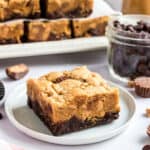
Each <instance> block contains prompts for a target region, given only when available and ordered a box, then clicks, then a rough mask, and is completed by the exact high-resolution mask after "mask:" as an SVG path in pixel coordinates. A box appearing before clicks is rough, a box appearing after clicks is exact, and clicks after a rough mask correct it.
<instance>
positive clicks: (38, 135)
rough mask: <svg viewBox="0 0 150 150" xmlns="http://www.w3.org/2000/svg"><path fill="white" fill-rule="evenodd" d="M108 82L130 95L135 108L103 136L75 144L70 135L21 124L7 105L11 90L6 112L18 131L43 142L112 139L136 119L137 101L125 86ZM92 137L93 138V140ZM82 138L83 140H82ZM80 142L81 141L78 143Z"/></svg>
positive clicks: (55, 142)
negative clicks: (54, 133)
mask: <svg viewBox="0 0 150 150" xmlns="http://www.w3.org/2000/svg"><path fill="white" fill-rule="evenodd" d="M106 81H107V83H108V84H110V85H111V86H115V87H117V88H119V89H120V90H121V91H123V93H125V94H126V95H128V96H129V97H130V101H131V100H132V101H131V102H132V107H133V109H134V110H131V109H130V112H131V114H130V117H129V119H128V120H127V121H126V122H125V123H124V124H123V125H121V126H119V127H118V128H116V129H114V130H112V131H111V132H108V133H106V134H103V135H102V136H99V137H98V136H96V137H91V136H90V137H87V138H86V139H82V138H79V137H78V139H77V140H76V142H74V144H73V143H72V142H71V141H72V138H71V139H70V137H64V136H53V135H48V134H44V133H40V132H38V131H35V130H33V129H30V128H28V127H26V126H24V125H23V124H21V123H20V122H19V121H17V120H16V119H15V117H14V115H13V111H12V109H11V110H10V109H9V107H8V106H7V105H8V104H7V103H9V97H11V95H12V94H13V92H11V94H9V95H8V96H7V99H6V101H5V104H4V109H5V112H6V115H7V117H8V119H9V121H10V123H11V124H12V125H13V126H14V127H15V128H16V129H18V131H20V132H22V133H24V134H25V135H27V136H29V137H32V138H34V139H37V140H40V141H43V142H48V143H54V144H60V145H85V144H92V143H97V142H101V141H104V140H106V139H110V138H112V137H114V136H117V135H118V134H120V133H121V132H123V131H124V129H126V128H127V127H128V126H129V124H130V123H131V122H132V121H133V120H134V118H135V115H136V101H135V98H134V97H133V96H132V94H130V93H129V92H128V91H127V90H126V89H125V88H124V87H122V86H120V85H118V84H116V83H113V82H111V81H108V80H106ZM23 85H25V83H22V84H20V85H18V86H17V87H16V88H15V89H14V91H15V90H18V89H19V87H21V86H23ZM91 139H92V140H91ZM97 139H99V140H97ZM81 140H82V142H81ZM64 141H68V142H64ZM78 142H79V143H78Z"/></svg>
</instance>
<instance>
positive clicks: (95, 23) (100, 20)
mask: <svg viewBox="0 0 150 150" xmlns="http://www.w3.org/2000/svg"><path fill="white" fill-rule="evenodd" d="M108 20H109V17H108V16H103V17H96V18H87V19H75V20H72V26H73V35H74V37H91V36H101V35H104V34H105V28H106V25H107V23H108Z"/></svg>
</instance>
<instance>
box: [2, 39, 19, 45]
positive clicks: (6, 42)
mask: <svg viewBox="0 0 150 150" xmlns="http://www.w3.org/2000/svg"><path fill="white" fill-rule="evenodd" d="M15 43H18V42H17V40H15V39H14V40H13V39H5V40H1V39H0V44H1V45H3V44H15Z"/></svg>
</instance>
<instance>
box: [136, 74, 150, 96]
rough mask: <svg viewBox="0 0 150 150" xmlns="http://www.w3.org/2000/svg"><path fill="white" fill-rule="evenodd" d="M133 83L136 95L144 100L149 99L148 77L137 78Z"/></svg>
mask: <svg viewBox="0 0 150 150" xmlns="http://www.w3.org/2000/svg"><path fill="white" fill-rule="evenodd" d="M134 82H135V92H136V94H137V95H138V96H141V97H144V98H150V77H138V78H136V79H135V80H134Z"/></svg>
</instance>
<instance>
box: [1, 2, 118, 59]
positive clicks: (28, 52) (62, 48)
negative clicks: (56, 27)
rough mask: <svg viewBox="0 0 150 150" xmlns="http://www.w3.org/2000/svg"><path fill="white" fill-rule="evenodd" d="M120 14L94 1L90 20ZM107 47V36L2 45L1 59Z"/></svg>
mask: <svg viewBox="0 0 150 150" xmlns="http://www.w3.org/2000/svg"><path fill="white" fill-rule="evenodd" d="M118 14H120V13H119V12H116V11H114V10H113V9H112V8H111V7H110V6H109V5H108V4H107V3H106V2H104V1H103V0H94V11H93V13H92V14H91V15H90V16H89V17H88V18H93V17H99V16H105V15H118ZM107 46H108V40H107V38H106V37H105V36H102V37H90V38H78V39H69V40H62V41H49V42H36V43H26V44H9V45H0V59H3V58H13V57H24V56H36V55H47V54H62V53H73V52H81V51H91V50H96V49H101V48H104V47H107Z"/></svg>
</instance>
